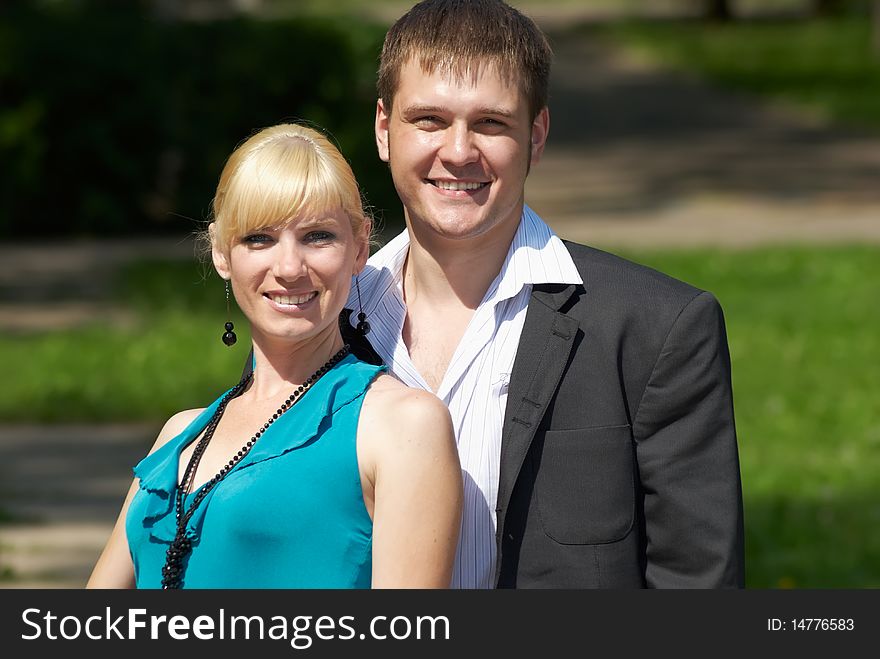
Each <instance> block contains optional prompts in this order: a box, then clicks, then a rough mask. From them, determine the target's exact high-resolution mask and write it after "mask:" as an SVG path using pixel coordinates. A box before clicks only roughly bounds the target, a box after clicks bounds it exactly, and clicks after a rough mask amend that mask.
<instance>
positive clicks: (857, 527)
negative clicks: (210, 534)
mask: <svg viewBox="0 0 880 659" xmlns="http://www.w3.org/2000/svg"><path fill="white" fill-rule="evenodd" d="M624 255H625V256H629V257H631V258H634V259H635V260H637V261H640V262H642V263H645V264H647V265H650V266H652V267H656V268H658V269H661V270H663V271H665V272H668V273H670V274H672V275H674V276H677V277H679V278H682V279H685V280H687V281H689V282H691V283H693V284H695V285H697V286H700V287H703V288H706V289H709V290H711V291H712V292H714V293H715V294H716V296H717V297H718V298H719V300H720V301H721V303H722V306H723V308H724V311H725V315H726V319H727V327H728V334H729V342H730V349H731V356H732V362H733V378H734V382H733V384H734V394H735V405H736V418H737V428H738V435H739V440H740V457H741V462H742V474H743V487H744V492H745V507H746V511H745V512H746V535H747V554H748V585H749V586H750V587H762V588H776V587H798V588H807V587H811V588H825V587H866V586H872V587H880V561H878V560H877V557H878V556H880V367H878V364H880V304H878V301H880V247H858V246H852V247H773V248H762V249H755V250H750V251H665V252H628V253H625V254H624ZM117 296H118V300H119V302H120V303H122V301H125V304H126V306H127V307H128V308H129V309H130V310H131V311H132V313H134V314H135V318H136V319H137V320H136V322H135V323H134V324H133V325H132V326H131V327H117V328H112V327H105V326H101V325H94V326H92V327H88V328H83V329H79V330H76V331H71V332H59V333H46V334H41V335H32V336H10V335H3V336H2V337H0V363H3V364H4V365H5V372H6V373H7V374H9V375H10V377H7V379H6V382H5V386H4V395H3V396H2V398H0V421H6V422H9V421H67V420H80V421H110V420H135V419H144V420H147V419H149V420H160V419H164V418H165V417H167V416H169V415H170V414H172V413H173V412H175V411H177V410H180V409H184V408H187V407H196V406H202V405H204V404H206V403H208V402H209V401H211V400H213V398H214V397H216V396H217V395H218V394H219V393H220V392H221V391H223V390H224V389H225V388H227V387H228V386H230V385H231V384H232V383H234V382H235V380H236V379H237V378H238V375H239V373H240V370H241V366H242V363H243V360H244V357H245V355H246V353H247V344H248V337H247V335H246V334H247V333H246V331H245V323H244V322H243V321H242V320H241V319H240V318H239V317H236V318H235V320H236V331H237V332H238V334H239V339H240V340H239V343H238V344H236V346H234V347H233V348H226V347H225V346H224V345H222V343H221V342H220V334H221V333H222V325H223V322H224V320H225V309H224V304H223V295H222V288H221V286H220V282H219V280H218V279H217V278H216V277H214V276H212V277H210V278H209V279H207V281H206V280H205V279H204V278H203V277H202V274H201V269H200V267H199V266H196V265H189V264H168V263H151V264H139V265H137V266H135V267H132V268H129V269H128V270H127V271H126V272H125V273H124V276H122V277H121V278H120V280H119V291H118V294H117Z"/></svg>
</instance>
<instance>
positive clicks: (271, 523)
mask: <svg viewBox="0 0 880 659" xmlns="http://www.w3.org/2000/svg"><path fill="white" fill-rule="evenodd" d="M382 370H384V367H378V366H372V365H370V364H367V363H365V362H362V361H360V360H358V359H357V358H356V357H354V356H353V355H347V356H346V357H345V358H344V359H343V360H341V361H340V362H339V363H338V364H336V366H334V367H333V368H332V369H331V370H330V371H328V372H327V373H326V374H325V375H324V376H323V377H321V378H320V379H319V380H318V381H317V382H316V383H315V384H314V385H312V387H311V388H310V389H309V390H308V391H307V392H306V393H305V395H304V396H303V397H302V399H300V400H299V402H297V403H296V404H295V405H294V406H293V407H291V408H290V409H289V410H287V412H285V413H284V414H282V415H281V416H280V417H279V418H278V420H277V421H275V422H274V423H273V424H272V425H271V426H269V429H268V430H267V431H266V432H265V434H263V435H262V436H261V437H260V439H259V440H257V442H256V443H255V444H254V446H253V448H252V449H251V451H250V453H248V454H247V455H246V456H245V457H244V458H243V459H242V460H241V461H240V462H239V463H238V464H237V465H236V466H235V467H234V468H233V469H232V470H231V471H230V472H229V473H228V474H227V475H226V477H225V478H224V479H223V480H222V481H220V483H218V484H217V485H216V486H215V487H214V489H213V490H212V491H211V492H210V493H209V494H208V495H207V496H206V497H205V499H204V500H203V501H202V502H201V504H199V507H198V508H197V509H196V512H195V513H194V514H193V516H192V519H191V520H190V523H189V529H190V531H191V533H193V534H194V535H195V540H194V541H193V548H192V553H191V554H190V556H189V558H188V560H187V561H186V562H185V563H184V575H183V587H184V588H369V587H370V582H371V576H372V537H373V523H372V521H371V520H370V516H369V515H368V514H367V510H366V507H365V505H364V499H363V491H362V489H361V479H360V472H359V471H358V460H357V445H356V435H357V426H358V417H359V416H360V410H361V404H362V403H363V399H364V393H365V392H366V390H367V388H368V387H369V386H370V383H371V382H372V381H373V379H374V378H375V377H376V376H377V375H378V373H379V372H380V371H382ZM221 399H222V396H221V397H220V398H218V399H217V400H216V401H214V403H212V404H211V405H210V407H208V408H206V409H205V411H204V412H202V413H201V414H200V415H199V416H198V417H197V418H196V419H195V420H194V421H193V422H192V423H190V424H189V426H187V427H186V428H185V429H184V430H183V432H181V433H180V434H179V435H178V436H177V437H175V438H174V439H172V440H170V441H168V442H167V443H166V444H164V445H163V446H162V447H160V448H159V449H157V450H156V451H155V452H153V453H152V454H150V455H148V456H147V457H146V458H144V459H143V460H141V461H140V462H139V463H138V464H137V466H135V468H134V474H135V476H136V477H137V478H138V479H140V480H139V489H138V491H137V492H136V494H135V496H134V498H133V499H132V501H131V504H130V506H129V509H128V515H127V517H126V522H125V530H126V535H127V536H128V546H129V550H130V552H131V558H132V561H133V563H134V571H135V580H136V584H137V587H138V588H161V587H162V566H163V565H164V564H165V552H166V550H167V549H168V545H170V544H171V541H172V540H173V539H174V534H175V531H176V527H175V524H176V520H175V504H174V492H175V489H176V486H177V482H178V464H179V459H180V453H181V451H182V450H183V448H184V447H186V446H187V445H188V444H190V443H191V442H192V441H193V440H195V439H196V438H197V437H198V436H199V435H200V434H201V432H202V430H204V428H205V426H206V425H207V423H208V420H209V419H210V418H211V415H212V414H213V413H214V411H215V410H216V409H217V406H218V405H219V403H220V400H221ZM254 430H255V431H256V428H255V429H254ZM248 439H249V437H242V440H241V443H242V445H243V444H244V443H245V442H246V441H247V440H248ZM193 496H194V495H192V494H190V495H189V496H188V497H187V500H186V505H187V506H188V505H189V503H190V501H191V500H192V497H193Z"/></svg>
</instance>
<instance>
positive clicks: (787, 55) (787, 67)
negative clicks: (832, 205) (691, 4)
mask: <svg viewBox="0 0 880 659" xmlns="http://www.w3.org/2000/svg"><path fill="white" fill-rule="evenodd" d="M603 33H604V34H605V35H607V36H610V37H613V38H614V39H616V40H618V41H620V42H622V43H624V44H627V45H629V46H630V47H632V48H634V49H636V50H637V51H638V52H640V53H642V54H644V55H647V56H648V57H649V58H651V59H654V60H657V61H659V62H662V63H665V64H668V65H672V66H673V67H677V68H679V69H682V70H686V71H692V72H695V73H697V74H699V75H700V76H701V77H703V78H705V79H707V80H709V81H711V82H716V83H718V84H720V85H723V86H727V87H731V88H734V89H739V90H743V91H747V92H753V93H756V94H760V95H763V96H766V97H769V98H773V99H781V100H783V101H787V102H792V103H795V104H797V105H800V106H802V107H805V108H808V109H810V110H811V111H813V112H815V113H817V114H819V115H820V116H823V117H825V118H827V119H831V120H835V121H839V122H842V123H847V124H853V125H859V126H865V127H869V128H872V129H880V94H878V93H877V90H878V89H880V54H878V53H874V52H872V50H871V28H870V25H869V22H868V19H867V18H866V17H861V18H860V17H858V16H855V17H844V18H835V19H823V20H809V21H807V20H799V21H798V20H789V21H766V20H765V21H740V22H732V23H729V24H707V23H702V22H695V21H681V22H666V23H664V22H655V23H649V22H628V23H620V24H617V25H611V26H608V27H607V28H604V32H603Z"/></svg>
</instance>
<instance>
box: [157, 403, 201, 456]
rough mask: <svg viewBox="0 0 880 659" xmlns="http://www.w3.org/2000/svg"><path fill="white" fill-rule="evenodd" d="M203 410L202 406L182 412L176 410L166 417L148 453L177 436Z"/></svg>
mask: <svg viewBox="0 0 880 659" xmlns="http://www.w3.org/2000/svg"><path fill="white" fill-rule="evenodd" d="M204 410H205V408H204V407H199V408H196V409H192V410H183V411H182V412H178V413H177V414H175V415H174V416H172V417H171V418H170V419H168V421H166V422H165V425H164V426H162V430H160V431H159V436H158V437H157V438H156V442H155V443H154V444H153V448H151V449H150V453H152V452H154V451H155V450H157V449H159V448H161V447H162V446H163V445H164V444H166V443H167V442H168V441H169V440H171V439H173V438H174V437H177V436H178V435H179V434H180V433H181V432H183V430H184V428H186V427H187V426H188V425H189V424H190V423H192V422H193V421H194V420H195V419H196V417H197V416H198V415H199V414H201V413H202V412H204Z"/></svg>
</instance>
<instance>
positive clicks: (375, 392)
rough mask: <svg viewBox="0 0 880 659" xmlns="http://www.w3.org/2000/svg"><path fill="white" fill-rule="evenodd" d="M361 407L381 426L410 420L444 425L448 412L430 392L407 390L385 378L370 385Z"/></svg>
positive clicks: (400, 383) (405, 387) (378, 378)
mask: <svg viewBox="0 0 880 659" xmlns="http://www.w3.org/2000/svg"><path fill="white" fill-rule="evenodd" d="M364 406H365V408H366V409H367V410H368V413H369V414H370V416H371V417H374V418H377V417H378V418H379V419H380V420H382V421H380V423H381V425H386V424H387V425H397V424H400V423H401V422H403V421H409V422H411V421H414V420H415V421H418V423H419V425H423V424H430V423H432V422H434V423H436V422H438V421H440V422H443V423H447V422H448V420H449V410H448V409H447V407H446V405H445V404H444V403H443V401H442V400H440V399H439V398H437V396H435V395H434V394H432V393H431V392H430V391H425V390H423V389H416V388H414V387H409V386H407V385H405V384H403V383H402V382H401V381H400V380H398V379H397V378H395V377H393V376H391V375H385V374H382V375H380V376H379V377H377V378H376V379H375V380H374V381H373V384H372V385H371V386H370V388H369V390H368V391H367V397H366V399H365V401H364Z"/></svg>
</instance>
